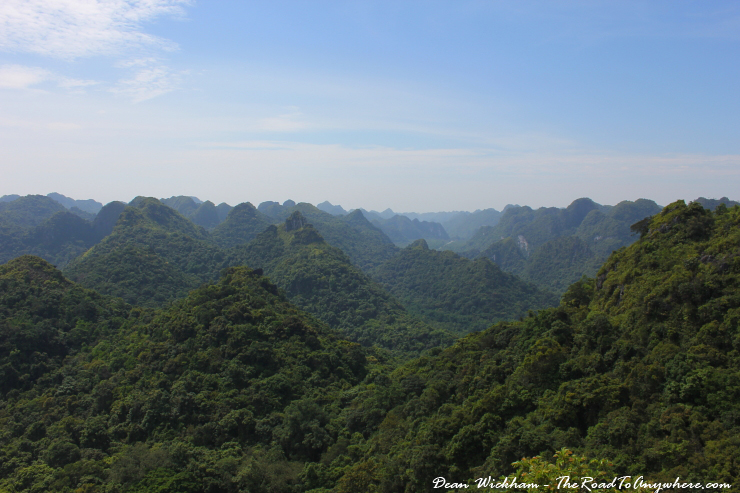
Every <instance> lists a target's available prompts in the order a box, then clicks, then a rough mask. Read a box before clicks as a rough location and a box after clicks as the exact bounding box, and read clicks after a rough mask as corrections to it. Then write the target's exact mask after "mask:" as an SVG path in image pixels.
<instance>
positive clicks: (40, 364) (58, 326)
mask: <svg viewBox="0 0 740 493" xmlns="http://www.w3.org/2000/svg"><path fill="white" fill-rule="evenodd" d="M130 308H131V307H128V306H126V305H125V304H124V303H123V302H122V301H121V300H119V299H111V298H106V297H103V296H100V295H98V294H97V293H95V292H93V291H88V290H85V289H83V288H82V287H80V286H78V285H76V284H73V283H71V282H70V281H68V280H67V279H65V278H64V277H63V276H62V274H61V272H59V271H58V270H57V269H55V268H54V267H53V266H52V265H50V264H49V263H48V262H46V261H44V260H42V259H40V258H39V257H33V256H30V255H25V256H21V257H19V258H16V259H14V260H11V261H10V262H8V263H6V264H4V265H0V394H1V395H3V396H5V394H6V393H7V392H9V391H15V392H16V395H17V392H18V391H23V390H29V389H30V388H31V387H32V386H33V385H34V384H35V383H37V382H40V381H42V380H43V379H44V377H45V375H47V374H48V373H49V372H52V371H55V370H57V369H59V368H60V367H61V366H62V363H63V362H64V358H65V357H66V356H68V355H69V354H71V353H73V352H74V351H76V350H79V349H80V348H81V347H82V346H83V345H85V344H92V343H94V342H95V341H96V340H97V339H99V338H100V337H103V336H106V335H110V334H112V333H114V332H115V331H116V330H117V329H118V328H119V327H120V326H121V323H122V322H123V320H124V319H125V318H126V317H128V312H129V310H130ZM46 382H47V384H48V383H50V382H49V381H48V380H46Z"/></svg>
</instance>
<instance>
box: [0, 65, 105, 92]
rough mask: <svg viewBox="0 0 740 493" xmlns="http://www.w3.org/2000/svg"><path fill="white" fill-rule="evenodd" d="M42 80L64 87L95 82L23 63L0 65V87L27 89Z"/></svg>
mask: <svg viewBox="0 0 740 493" xmlns="http://www.w3.org/2000/svg"><path fill="white" fill-rule="evenodd" d="M43 82H56V84H57V85H58V86H59V87H62V88H65V89H79V88H82V87H87V86H92V85H95V84H97V83H98V82H97V81H94V80H82V79H72V78H69V77H64V76H60V75H57V74H55V73H53V72H50V71H48V70H46V69H43V68H41V67H27V66H25V65H0V88H4V89H29V88H30V87H31V86H36V85H38V84H41V83H43Z"/></svg>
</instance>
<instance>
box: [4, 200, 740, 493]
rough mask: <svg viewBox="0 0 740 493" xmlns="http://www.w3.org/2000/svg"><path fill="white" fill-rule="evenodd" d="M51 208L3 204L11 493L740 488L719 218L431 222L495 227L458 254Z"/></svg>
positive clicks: (732, 311) (376, 234)
mask: <svg viewBox="0 0 740 493" xmlns="http://www.w3.org/2000/svg"><path fill="white" fill-rule="evenodd" d="M51 195H52V194H50V196H28V197H4V198H3V199H0V247H1V248H2V251H1V252H0V253H1V254H2V255H3V257H2V261H3V262H5V263H4V264H2V265H0V314H1V315H0V334H2V335H1V336H0V377H2V378H0V491H9V492H26V491H28V492H36V491H60V492H144V491H147V492H150V491H151V492H162V493H164V492H173V493H174V492H201V491H205V492H213V493H216V492H219V493H220V492H236V491H250V492H308V491H311V492H313V493H319V492H330V491H332V492H355V491H377V492H412V491H432V490H433V489H434V485H433V480H434V479H435V478H437V477H440V476H443V477H445V478H448V479H449V480H451V481H454V482H455V483H459V485H462V484H467V485H469V486H470V487H471V488H476V484H477V483H476V482H475V480H476V478H481V477H489V476H490V477H492V478H500V477H503V476H506V475H510V476H514V475H518V476H519V478H520V479H521V478H523V477H525V476H524V475H528V476H527V477H529V478H534V479H537V480H538V481H541V482H544V481H545V480H547V481H551V480H552V479H554V478H552V475H553V474H560V475H562V474H564V473H565V474H568V475H571V476H572V477H573V478H574V479H578V478H580V477H584V476H589V475H590V476H591V477H594V478H603V479H604V480H606V481H609V480H611V479H612V477H614V476H618V475H631V476H639V475H642V476H644V477H646V478H648V479H649V480H650V481H668V482H672V481H673V480H674V479H675V478H676V477H680V478H681V479H682V480H688V481H697V482H708V481H718V482H725V483H728V484H733V485H735V484H737V483H738V480H739V479H740V462H739V461H738V457H740V419H739V418H738V417H740V385H739V384H738V382H740V357H739V355H740V332H738V322H739V321H740V284H739V283H740V207H738V206H733V204H732V203H730V201H728V200H727V199H722V200H720V201H708V200H707V199H700V200H698V201H696V202H692V203H690V204H688V205H687V204H685V203H684V202H682V201H679V202H676V203H673V204H670V205H669V206H667V207H665V208H662V209H661V208H659V207H657V206H655V204H654V203H652V202H650V201H636V202H622V203H620V204H618V205H617V206H614V207H606V206H600V205H599V204H595V203H594V202H592V201H590V200H588V199H580V200H579V201H576V202H574V203H573V204H571V207H569V208H567V209H555V210H549V209H539V210H532V209H529V208H527V207H518V206H511V207H508V208H507V209H506V210H505V211H504V212H503V213H500V214H498V216H497V215H496V214H492V213H491V212H490V210H489V211H488V212H486V211H480V212H479V213H477V214H463V215H460V214H458V213H456V214H450V215H448V216H439V219H440V221H442V220H444V221H448V222H449V221H453V222H454V220H455V218H456V217H457V220H459V221H461V222H460V223H459V224H460V231H462V230H464V229H465V227H463V225H468V226H469V225H471V224H475V223H476V222H477V221H489V222H492V221H496V222H497V223H496V224H494V225H490V224H489V225H482V226H480V227H478V229H477V231H478V233H477V234H471V236H470V237H469V238H468V239H467V240H464V241H466V242H471V241H474V242H478V243H477V244H478V245H480V248H479V249H478V253H475V251H474V250H472V249H468V250H465V251H462V252H461V253H462V255H460V254H458V253H454V252H452V251H438V250H434V249H432V248H430V244H432V240H433V239H430V240H429V241H427V240H425V239H417V240H415V242H413V243H411V244H410V245H408V246H407V247H405V248H399V247H398V245H397V244H394V242H393V241H392V240H391V239H390V238H389V237H388V235H387V234H385V233H384V232H383V230H382V228H379V227H378V226H377V225H378V224H382V223H381V222H380V221H374V222H375V224H374V222H371V221H370V220H368V217H367V216H366V215H365V213H364V212H363V211H360V210H356V211H352V212H349V213H347V212H346V211H343V210H342V211H338V210H337V209H336V207H337V206H331V204H328V203H327V204H328V205H326V204H324V209H329V211H334V212H337V213H336V214H334V213H332V212H327V211H325V210H321V209H320V208H317V207H314V206H312V205H310V204H296V203H294V202H292V201H288V202H285V203H283V204H279V203H276V202H270V203H263V204H260V205H259V206H258V207H254V206H253V205H252V204H249V203H245V204H239V205H237V206H236V207H231V206H228V205H226V204H222V205H219V206H216V205H214V204H213V203H211V202H208V201H206V202H201V201H198V200H196V199H194V198H192V197H172V198H170V199H162V200H158V199H154V198H144V197H137V198H136V199H134V200H133V201H132V202H131V203H129V204H123V203H120V202H114V203H111V204H108V205H106V206H102V205H100V207H99V208H97V205H96V204H93V203H90V202H87V201H74V202H67V203H61V202H60V201H59V200H57V199H59V197H57V199H55V198H54V197H52V196H51ZM60 197H62V198H63V199H66V197H63V196H60ZM60 200H61V199H60ZM68 200H72V199H68ZM329 206H331V208H330V207H329ZM81 207H87V208H88V209H91V210H83V209H82V208H81ZM72 208H76V209H78V211H80V212H77V213H75V212H73V211H72V210H71V209H72ZM340 209H341V208H340ZM85 214H87V215H88V216H87V217H86V216H85ZM390 217H393V216H390ZM390 217H388V218H386V219H390ZM408 219H409V220H410V221H411V222H412V223H413V221H414V219H416V220H417V223H419V224H420V223H421V222H422V221H428V222H432V221H433V220H434V219H435V218H434V217H432V216H426V217H413V218H408ZM463 221H465V222H463ZM396 223H397V224H403V223H406V221H401V220H396ZM627 223H629V224H627ZM438 224H442V223H441V222H440V223H438ZM625 225H626V226H625ZM434 228H437V227H436V226H435V227H434ZM490 228H498V229H495V231H494V232H493V233H491V229H490ZM527 228H529V229H527ZM625 228H626V229H625ZM422 229H423V228H422ZM437 231H439V230H438V229H437ZM417 233H419V231H417ZM415 234H416V233H415ZM432 234H437V233H432ZM412 236H413V235H412ZM502 236H503V237H504V238H503V239H501V238H500V237H502ZM520 236H522V237H524V239H525V240H524V241H525V242H526V243H525V244H526V245H527V248H529V250H528V253H529V255H526V256H522V254H521V252H522V247H521V244H522V241H521V240H520V238H519V237H520ZM484 237H488V238H493V239H495V238H496V237H498V238H499V239H498V240H495V241H493V243H491V244H486V241H488V240H486V241H483V238H484ZM596 238H598V240H597V239H596ZM406 239H408V238H406ZM404 241H406V240H404ZM579 242H581V243H579ZM399 243H400V242H399ZM469 244H472V243H469ZM494 247H495V248H494ZM507 248H508V249H509V250H506V249H507ZM612 249H613V250H615V251H614V252H612V251H611V250H612ZM607 250H608V251H607ZM507 252H508V253H507ZM573 252H576V253H577V254H574V253H573ZM578 252H581V253H578ZM515 254H517V255H519V257H516V256H515ZM494 255H495V256H496V258H491V257H492V256H494ZM569 256H570V257H569ZM602 257H603V258H604V261H603V262H601V261H599V259H600V258H602ZM502 258H505V259H506V261H507V262H510V264H509V265H510V266H518V267H510V269H512V270H513V269H514V268H516V269H520V275H521V277H522V278H523V279H520V278H519V277H516V276H515V275H514V274H511V273H507V272H505V271H506V270H507V269H502V268H501V267H500V266H499V263H500V262H501V263H503V261H502V260H501V259H502ZM561 258H572V259H574V260H572V261H571V262H570V263H569V264H567V265H566V264H564V263H563V261H562V260H559V259H561ZM44 259H46V260H44ZM538 259H539V260H538ZM576 261H578V262H576ZM517 262H519V263H518V264H517ZM579 262H580V263H579ZM589 262H590V263H589ZM596 262H600V264H599V265H595V263H596ZM54 265H56V266H57V267H55V266H54ZM548 266H551V269H550V270H549V271H548ZM584 266H587V267H588V268H589V269H595V270H593V271H592V272H593V275H592V276H590V277H587V276H583V273H584V271H583V270H584ZM502 267H503V266H502ZM59 268H61V269H62V270H61V271H60V270H59ZM527 272H529V274H527V275H525V274H523V273H527ZM589 272H591V271H589ZM536 275H540V277H539V278H538V279H539V281H538V282H535V279H533V277H535V276H536ZM576 276H577V278H576V279H575V282H572V283H570V284H569V285H568V286H567V287H563V283H564V282H565V281H564V280H563V279H572V278H574V277H576ZM556 281H557V282H556ZM543 286H546V287H547V286H549V287H550V288H551V290H552V291H553V292H558V293H562V296H561V297H558V296H557V295H555V294H553V293H552V292H550V291H548V290H546V289H543ZM523 457H524V458H525V459H522V458H523ZM459 485H458V486H459ZM447 489H448V490H450V489H455V487H453V486H450V487H447ZM509 489H511V488H509ZM573 491H577V489H574V490H573Z"/></svg>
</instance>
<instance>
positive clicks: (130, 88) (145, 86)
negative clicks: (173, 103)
mask: <svg viewBox="0 0 740 493" xmlns="http://www.w3.org/2000/svg"><path fill="white" fill-rule="evenodd" d="M184 74H185V72H173V71H171V70H170V69H169V67H166V66H164V65H160V66H152V67H146V68H141V69H139V70H138V71H137V72H136V73H135V74H134V76H133V77H132V78H130V79H125V80H121V81H119V82H118V85H116V87H114V88H112V89H111V91H112V92H114V93H116V94H122V95H124V96H128V97H129V98H131V100H133V101H134V102H135V103H139V102H141V101H146V100H147V99H152V98H155V97H157V96H161V95H162V94H165V93H168V92H170V91H172V90H174V89H176V88H177V87H178V86H179V85H180V81H181V80H182V76H183V75H184Z"/></svg>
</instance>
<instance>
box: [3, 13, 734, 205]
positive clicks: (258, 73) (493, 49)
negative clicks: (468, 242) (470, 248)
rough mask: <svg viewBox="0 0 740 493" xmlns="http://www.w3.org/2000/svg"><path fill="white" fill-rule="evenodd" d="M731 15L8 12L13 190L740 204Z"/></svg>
mask: <svg viewBox="0 0 740 493" xmlns="http://www.w3.org/2000/svg"><path fill="white" fill-rule="evenodd" d="M739 48H740V4H737V3H736V2H730V1H724V2H712V3H708V2H688V1H685V2H668V1H658V2H650V3H647V4H645V3H642V2H632V1H625V2H614V3H607V2H586V1H572V2H559V3H558V5H554V4H549V3H544V4H543V3H538V2H529V1H523V2H514V1H503V2H488V1H466V2H454V3H451V2H436V1H432V2H428V1H425V2H421V1H410V2H402V3H400V2H385V1H381V2H377V1H374V2H369V1H358V2H352V3H349V2H310V3H309V2H297V1H292V2H288V1H277V2H269V4H265V3H263V2H203V1H201V2H197V1H193V2H189V1H185V0H148V1H143V0H128V1H87V0H67V1H61V0H32V1H28V0H25V1H22V0H6V1H4V2H3V4H2V5H0V171H1V172H2V180H0V195H3V194H14V193H17V194H28V193H41V194H46V193H49V192H52V191H56V192H59V193H62V194H64V195H67V196H69V197H73V198H76V199H86V198H93V199H95V200H98V201H100V202H103V203H105V202H108V201H111V200H130V199H131V198H133V197H134V196H136V195H149V196H155V197H169V196H172V195H193V196H197V197H199V198H201V199H203V200H206V199H209V200H212V201H214V202H216V203H218V202H222V201H223V202H227V203H229V204H232V205H235V204H237V203H240V202H244V201H250V202H252V203H254V204H255V205H256V204H258V203H260V202H262V201H265V200H276V201H280V202H282V201H284V200H287V199H292V200H295V201H296V202H299V201H306V202H310V203H313V204H317V203H319V202H323V201H324V200H329V201H330V202H331V203H333V204H339V205H342V206H343V207H344V208H345V209H352V208H356V207H363V208H365V209H376V210H383V209H385V208H387V207H390V208H391V209H393V210H394V211H399V212H411V211H415V212H428V211H440V210H475V209H484V208H489V207H494V208H496V209H499V210H501V209H503V207H504V206H505V205H506V204H507V203H518V204H522V205H524V204H526V205H530V206H532V207H539V206H558V207H564V206H567V205H568V204H569V203H570V202H571V201H572V200H574V199H577V198H579V197H590V198H592V199H593V200H595V201H596V202H599V203H602V204H615V203H617V202H619V201H621V200H636V199H638V198H641V197H644V198H648V199H652V200H655V201H656V202H658V203H660V204H668V203H670V202H672V201H674V200H677V199H685V200H691V199H695V198H697V197H699V196H705V197H710V198H712V197H714V198H719V197H721V196H729V197H730V198H731V199H733V198H734V199H737V198H738V194H737V192H736V190H737V189H738V185H739V184H740V139H738V138H737V130H738V128H740V121H738V120H739V119H740V97H739V96H738V92H737V87H740V66H739V65H738V63H737V60H738V59H740V56H739V55H740V49H739Z"/></svg>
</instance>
